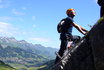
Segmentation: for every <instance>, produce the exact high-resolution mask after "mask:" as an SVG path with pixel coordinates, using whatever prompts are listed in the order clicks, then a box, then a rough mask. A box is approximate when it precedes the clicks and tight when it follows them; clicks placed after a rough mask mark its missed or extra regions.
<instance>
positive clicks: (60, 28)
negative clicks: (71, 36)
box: [57, 19, 66, 33]
mask: <svg viewBox="0 0 104 70" xmlns="http://www.w3.org/2000/svg"><path fill="white" fill-rule="evenodd" d="M65 20H66V19H62V20H61V21H60V22H59V23H58V25H57V32H58V33H61V31H62V25H63V24H65Z"/></svg>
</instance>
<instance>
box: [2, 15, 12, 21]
mask: <svg viewBox="0 0 104 70" xmlns="http://www.w3.org/2000/svg"><path fill="white" fill-rule="evenodd" d="M12 19H13V18H11V17H8V16H3V17H0V20H4V21H5V20H6V21H7V20H12Z"/></svg>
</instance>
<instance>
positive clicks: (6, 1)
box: [0, 0, 10, 8]
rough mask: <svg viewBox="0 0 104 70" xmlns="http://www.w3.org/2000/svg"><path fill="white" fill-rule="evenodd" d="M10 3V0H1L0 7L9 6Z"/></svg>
mask: <svg viewBox="0 0 104 70" xmlns="http://www.w3.org/2000/svg"><path fill="white" fill-rule="evenodd" d="M9 5H10V1H8V0H0V8H7V7H9Z"/></svg>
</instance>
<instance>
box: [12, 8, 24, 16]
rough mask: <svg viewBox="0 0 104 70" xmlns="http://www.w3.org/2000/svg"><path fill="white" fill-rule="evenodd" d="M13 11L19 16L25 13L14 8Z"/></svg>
mask: <svg viewBox="0 0 104 70" xmlns="http://www.w3.org/2000/svg"><path fill="white" fill-rule="evenodd" d="M12 13H13V14H15V15H17V16H22V15H25V13H23V12H20V11H17V10H16V9H13V10H12Z"/></svg>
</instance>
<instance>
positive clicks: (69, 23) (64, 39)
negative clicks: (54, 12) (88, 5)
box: [55, 8, 88, 64]
mask: <svg viewBox="0 0 104 70" xmlns="http://www.w3.org/2000/svg"><path fill="white" fill-rule="evenodd" d="M66 14H67V17H66V18H65V19H62V20H61V22H60V23H61V26H60V27H61V29H58V28H57V29H58V30H60V31H58V32H59V33H60V40H61V45H60V50H59V51H58V54H59V55H60V56H61V57H62V56H63V53H64V51H65V50H66V48H67V43H68V40H71V41H73V42H74V41H76V40H80V36H73V35H72V29H73V27H75V28H76V29H77V30H78V31H79V32H81V33H82V34H84V35H85V34H86V33H87V32H88V31H87V30H86V29H84V28H83V27H81V26H79V25H77V24H76V23H74V21H73V18H74V16H75V15H76V12H75V10H74V9H72V8H71V9H68V10H67V11H66ZM58 27H59V26H58ZM59 60H60V58H59V57H58V56H57V57H56V60H55V64H56V63H57V62H58V61H59Z"/></svg>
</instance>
